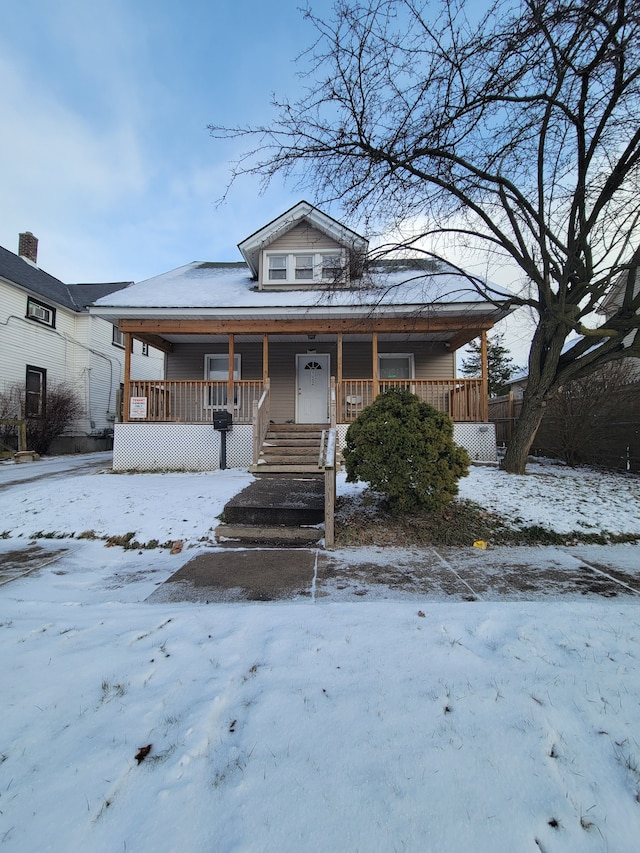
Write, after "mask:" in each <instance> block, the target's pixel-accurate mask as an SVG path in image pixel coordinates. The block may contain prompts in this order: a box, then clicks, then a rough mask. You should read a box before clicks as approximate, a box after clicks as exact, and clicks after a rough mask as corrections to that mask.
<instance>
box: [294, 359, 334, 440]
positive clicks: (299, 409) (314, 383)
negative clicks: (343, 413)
mask: <svg viewBox="0 0 640 853" xmlns="http://www.w3.org/2000/svg"><path fill="white" fill-rule="evenodd" d="M329 370H330V367H329V354H328V353H322V354H320V355H319V354H318V353H315V352H312V353H311V352H310V353H306V354H305V355H296V423H299V424H326V423H328V421H329V387H330V381H329Z"/></svg>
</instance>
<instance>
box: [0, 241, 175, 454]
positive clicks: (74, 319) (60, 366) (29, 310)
mask: <svg viewBox="0 0 640 853" xmlns="http://www.w3.org/2000/svg"><path fill="white" fill-rule="evenodd" d="M37 252H38V240H37V238H36V237H34V236H33V234H31V232H28V231H27V232H25V233H24V234H20V236H19V248H18V254H17V255H16V254H14V253H13V252H10V251H9V250H8V249H5V248H3V247H1V246H0V326H1V327H2V330H3V331H2V336H1V337H0V393H2V395H3V397H4V399H5V402H6V403H7V406H8V407H9V410H8V411H3V412H2V413H0V418H2V417H7V418H21V417H23V416H24V414H25V412H24V411H22V412H19V411H16V410H15V408H12V407H13V405H14V402H15V400H13V401H12V400H9V399H8V397H11V394H10V392H11V390H12V389H22V390H23V392H24V393H22V394H21V395H20V396H21V397H23V398H24V406H26V414H27V415H29V416H37V417H45V416H46V405H47V388H51V387H52V386H54V385H58V384H66V385H69V386H70V387H72V388H73V389H74V390H75V391H76V392H77V394H78V397H79V398H80V400H81V402H82V405H83V410H84V412H83V416H82V418H81V419H80V420H79V421H77V422H76V423H75V424H74V425H73V426H72V428H71V429H70V430H69V431H68V433H67V434H66V435H64V436H61V437H60V438H59V439H56V441H55V442H54V445H52V448H51V451H52V452H58V453H73V452H86V451H91V450H105V449H109V448H110V447H111V442H112V437H113V425H114V422H115V421H116V419H117V418H118V403H119V400H120V398H121V386H123V383H124V363H125V359H126V357H127V356H128V357H129V364H131V365H133V370H134V372H135V375H136V376H140V377H141V378H143V377H144V378H145V379H149V380H158V379H162V377H163V375H164V354H163V353H162V352H161V351H159V350H154V349H152V348H151V347H149V346H148V345H147V344H146V343H142V342H140V341H136V342H135V343H134V342H133V341H131V340H130V341H129V342H128V344H127V345H128V346H129V348H130V349H129V351H128V352H127V353H125V349H124V347H125V339H124V336H123V335H122V334H121V332H120V330H119V329H118V328H117V325H116V326H114V325H113V324H112V323H110V322H109V321H106V320H103V319H101V318H99V317H94V316H91V315H90V314H89V311H88V310H87V305H88V304H89V303H90V302H93V301H94V300H95V299H97V298H98V297H100V296H105V295H106V294H109V293H115V292H116V291H118V290H122V289H123V288H125V287H126V286H127V284H129V282H117V283H112V284H73V285H71V284H69V285H68V284H64V283H63V282H62V281H60V280H59V279H57V278H55V277H54V276H52V275H49V273H47V272H45V271H44V270H42V269H40V267H38V265H37V261H38V256H37ZM132 346H133V350H132V351H131V347H132Z"/></svg>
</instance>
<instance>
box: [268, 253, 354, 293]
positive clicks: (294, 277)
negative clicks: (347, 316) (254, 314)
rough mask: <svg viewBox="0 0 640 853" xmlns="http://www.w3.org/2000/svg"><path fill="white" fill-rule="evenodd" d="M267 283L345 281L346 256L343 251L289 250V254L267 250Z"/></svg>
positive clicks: (288, 283) (291, 283) (292, 283)
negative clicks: (314, 251)
mask: <svg viewBox="0 0 640 853" xmlns="http://www.w3.org/2000/svg"><path fill="white" fill-rule="evenodd" d="M264 266H265V268H266V278H265V284H269V283H273V284H275V283H277V282H279V283H281V284H285V285H290V286H291V285H295V284H298V283H300V282H317V283H324V284H327V283H330V282H344V281H345V279H346V276H345V269H346V265H345V257H344V253H343V252H341V251H339V250H338V251H335V252H322V253H320V252H318V253H313V254H310V253H308V252H289V253H287V254H283V253H276V252H274V253H273V254H272V253H271V252H265V264H264Z"/></svg>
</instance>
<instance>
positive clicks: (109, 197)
mask: <svg viewBox="0 0 640 853" xmlns="http://www.w3.org/2000/svg"><path fill="white" fill-rule="evenodd" d="M3 5H4V6H5V8H4V11H3V25H2V28H1V29H0V104H1V110H2V112H1V115H2V126H3V132H2V134H1V135H0V149H1V150H0V163H1V164H2V166H1V168H2V172H3V174H2V181H1V185H2V197H3V198H2V205H1V206H0V243H1V244H2V245H3V246H5V247H6V248H8V249H10V250H12V251H16V250H17V240H18V233H19V232H20V231H27V230H28V231H32V232H33V233H34V234H35V235H36V236H37V237H38V238H39V241H40V245H39V263H40V265H41V266H42V267H43V268H45V269H46V270H47V271H48V272H51V273H52V274H54V275H56V276H58V277H60V278H62V279H64V280H66V281H86V280H90V281H97V280H126V279H136V280H137V279H141V278H147V277H149V276H151V275H154V274H156V273H159V272H163V271H165V270H167V269H170V268H172V267H175V266H178V265H180V264H183V263H187V262H188V261H192V260H198V259H215V260H240V255H239V252H238V250H237V248H236V244H237V243H238V241H240V240H242V239H243V238H244V237H246V236H248V235H249V234H250V233H252V232H253V231H255V230H256V229H257V228H258V227H260V226H261V225H263V224H264V223H265V222H267V221H269V220H270V219H272V218H273V217H274V216H276V215H277V214H279V213H281V212H282V211H283V210H285V209H286V208H287V207H289V206H290V205H291V204H294V203H295V202H296V201H298V200H299V198H300V196H301V193H300V191H297V192H296V191H295V190H294V189H293V188H285V187H283V185H282V183H281V182H276V183H274V185H273V187H272V188H271V189H270V190H269V191H268V192H267V193H266V195H265V196H263V197H260V196H259V185H258V182H257V181H251V180H248V179H247V180H245V181H242V182H240V183H239V184H238V185H237V186H236V187H235V188H234V190H233V191H232V193H231V195H230V196H229V201H228V202H227V203H226V204H225V205H224V206H222V207H216V205H215V201H216V199H218V198H219V197H220V196H221V194H222V192H223V190H224V188H225V185H226V183H227V181H228V178H229V161H230V160H231V159H233V157H234V155H237V154H238V153H239V151H240V148H241V147H242V146H241V143H234V144H232V143H230V142H220V141H216V140H213V139H212V138H211V137H210V135H209V133H208V131H207V125H208V124H210V123H215V122H220V123H225V124H233V123H236V122H237V123H249V122H254V121H258V120H267V119H268V118H269V116H270V115H272V112H271V107H270V99H271V94H272V92H274V91H276V92H279V93H282V92H287V93H290V92H292V91H293V90H294V89H295V88H297V87H298V85H299V83H298V80H297V78H296V66H295V63H294V60H295V57H296V55H297V54H298V52H299V51H300V48H301V47H303V46H305V45H307V44H308V43H309V42H310V40H311V38H312V36H313V32H312V27H311V25H310V24H309V23H308V22H306V21H305V20H304V17H303V14H302V12H301V11H300V10H299V8H298V7H299V5H300V2H299V0H284V2H283V1H282V0H280V2H278V3H265V2H264V0H242V2H235V3H234V2H220V0H218V2H205V0H182V2H177V0H176V2H169V0H153V2H150V0H129V2H125V0H108V2H104V0H90V2H86V0H84V2H80V0H54V2H51V0H22V2H21V3H18V2H16V1H15V0H14V2H11V6H10V7H9V8H7V6H8V5H9V4H8V3H7V4H3ZM330 6H331V4H330V3H329V2H324V0H323V2H320V3H316V4H315V5H314V8H317V9H322V8H326V9H329V8H330ZM309 200H310V201H313V199H309Z"/></svg>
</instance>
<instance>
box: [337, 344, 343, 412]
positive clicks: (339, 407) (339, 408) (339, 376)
mask: <svg viewBox="0 0 640 853" xmlns="http://www.w3.org/2000/svg"><path fill="white" fill-rule="evenodd" d="M336 362H337V363H336V386H337V387H336V393H337V397H336V408H337V411H338V412H342V332H338V339H337V341H336ZM340 417H342V415H340Z"/></svg>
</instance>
